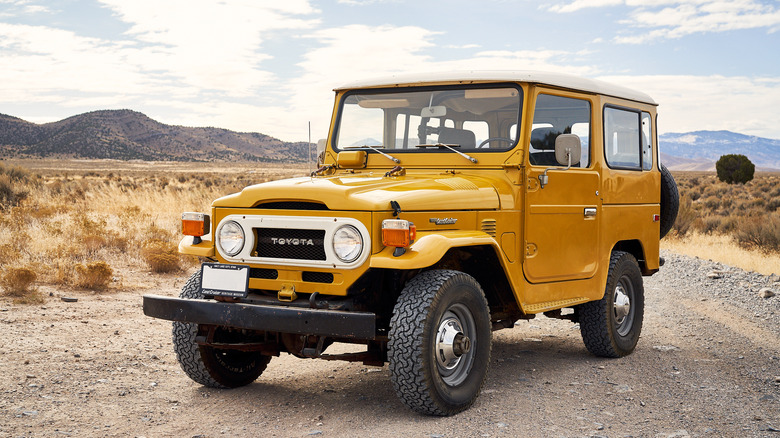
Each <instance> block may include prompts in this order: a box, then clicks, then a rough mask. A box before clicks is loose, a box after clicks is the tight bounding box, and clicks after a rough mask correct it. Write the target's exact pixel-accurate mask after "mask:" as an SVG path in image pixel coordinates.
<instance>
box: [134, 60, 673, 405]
mask: <svg viewBox="0 0 780 438" xmlns="http://www.w3.org/2000/svg"><path fill="white" fill-rule="evenodd" d="M335 91H336V101H335V107H334V110H333V119H332V123H331V127H330V133H329V136H328V138H327V141H326V143H325V148H324V150H323V151H322V155H321V160H322V163H321V164H322V167H320V168H319V169H318V170H317V171H315V172H313V173H312V174H311V175H310V176H306V177H301V178H294V179H288V180H282V181H274V182H268V183H264V184H259V185H254V186H251V187H247V188H245V189H244V190H243V191H241V192H240V193H236V194H233V195H230V196H226V197H223V198H220V199H217V200H216V201H214V202H213V204H212V206H211V211H210V212H208V213H184V214H183V216H182V224H183V232H184V234H185V237H184V239H183V240H182V241H181V243H180V245H179V251H180V252H181V253H182V254H190V255H195V256H200V257H201V258H203V259H204V260H205V262H204V263H203V264H202V266H201V269H200V270H199V271H198V272H196V273H195V274H194V275H193V276H192V277H191V278H190V279H189V281H188V282H187V283H186V285H185V286H184V288H183V290H182V292H181V296H180V297H179V298H172V297H163V296H156V295H147V296H144V313H145V314H146V315H149V316H152V317H156V318H163V319H167V320H172V321H174V322H173V341H174V348H175V350H176V355H177V357H178V360H179V362H180V364H181V367H182V368H183V369H184V371H185V372H186V374H187V375H188V376H189V377H190V378H191V379H192V380H194V381H196V382H198V383H200V384H203V385H206V386H210V387H221V388H224V387H238V386H242V385H246V384H249V383H251V382H253V381H254V380H255V379H256V378H258V376H260V374H262V373H263V371H264V370H265V368H266V366H267V365H268V363H269V361H270V360H271V358H272V357H274V356H278V355H279V354H280V353H283V352H284V353H289V354H292V355H294V356H297V357H300V358H322V359H341V360H348V361H361V362H363V363H365V364H368V365H377V366H382V365H384V364H385V363H389V371H390V375H391V380H392V384H393V386H394V388H395V391H396V393H397V394H398V396H399V397H400V398H401V400H402V401H403V402H404V403H405V404H406V405H407V406H409V407H410V408H411V409H412V410H414V411H417V412H420V413H424V414H431V415H451V414H455V413H457V412H460V411H462V410H464V409H467V408H468V407H469V406H471V404H472V403H473V402H474V400H475V399H476V397H477V395H478V394H479V392H480V388H481V387H482V384H483V382H484V380H485V377H486V374H487V370H488V364H489V363H490V353H491V332H492V331H493V330H498V329H504V328H511V327H513V326H514V324H515V322H516V321H518V320H520V319H531V318H534V316H536V315H537V314H540V313H543V314H544V315H546V316H548V317H553V318H564V319H569V320H571V321H574V322H577V323H579V324H580V331H581V333H582V339H583V341H584V343H585V346H586V347H587V349H588V350H589V351H590V352H591V353H593V354H595V355H597V356H602V357H621V356H625V355H627V354H630V353H631V352H632V351H633V350H634V348H635V346H636V345H637V340H638V339H639V334H640V330H641V328H642V318H643V310H644V304H645V302H644V291H643V286H642V276H649V275H652V274H653V273H655V272H656V271H658V269H659V267H660V266H661V265H662V263H663V262H662V260H661V259H660V257H659V239H660V238H661V237H663V235H664V234H666V233H667V232H668V231H669V229H670V228H671V226H672V224H673V222H674V220H675V217H676V214H677V205H678V196H677V186H676V185H675V183H674V179H672V177H671V174H670V173H669V172H668V171H667V170H666V169H665V168H664V167H663V166H662V165H661V163H660V161H659V154H658V141H657V136H656V103H655V102H654V101H653V99H651V98H650V97H649V96H647V95H645V94H643V93H640V92H636V91H633V90H629V89H626V88H623V87H619V86H615V85H610V84H607V83H604V82H599V81H594V80H588V79H583V78H577V77H572V76H568V75H561V74H549V73H537V72H485V73H475V72H469V73H464V74H459V75H458V74H442V75H430V76H416V77H405V78H404V77H394V78H391V79H389V80H385V81H379V82H365V83H358V84H352V85H349V86H346V87H343V88H338V89H336V90H335ZM334 342H340V343H351V344H355V345H358V346H363V347H364V348H360V349H359V348H358V347H355V349H359V350H360V351H357V352H355V353H350V354H326V350H327V348H328V346H330V345H331V344H332V343H334Z"/></svg>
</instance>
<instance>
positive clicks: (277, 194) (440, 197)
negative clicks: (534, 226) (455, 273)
mask: <svg viewBox="0 0 780 438" xmlns="http://www.w3.org/2000/svg"><path fill="white" fill-rule="evenodd" d="M283 201H310V202H317V203H325V205H327V207H328V208H329V209H331V210H360V211H382V210H390V209H391V208H390V201H397V202H398V204H399V205H400V206H401V208H402V209H403V210H404V211H431V210H482V209H485V210H490V209H498V208H499V197H498V193H497V192H496V189H495V187H494V186H493V184H491V183H490V181H489V180H488V179H486V178H482V177H475V176H467V175H442V174H435V175H413V176H400V177H392V178H387V177H382V176H376V177H375V176H367V175H338V176H331V177H315V178H310V177H303V178H293V179H286V180H280V181H273V182H268V183H263V184H258V185H255V186H250V187H247V188H245V189H244V190H242V191H241V193H236V194H233V195H229V196H225V197H223V198H220V199H217V200H216V201H214V203H213V204H212V205H213V206H214V207H234V208H251V207H255V206H257V205H258V204H261V203H266V202H283Z"/></svg>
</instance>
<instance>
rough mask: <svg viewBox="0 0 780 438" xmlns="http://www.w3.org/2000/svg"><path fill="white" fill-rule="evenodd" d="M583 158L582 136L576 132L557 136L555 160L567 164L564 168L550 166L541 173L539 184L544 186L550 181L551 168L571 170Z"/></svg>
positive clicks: (562, 164) (563, 164)
mask: <svg viewBox="0 0 780 438" xmlns="http://www.w3.org/2000/svg"><path fill="white" fill-rule="evenodd" d="M581 158H582V143H580V137H579V136H577V135H574V134H561V135H559V136H558V137H555V161H557V162H558V164H560V165H561V166H566V168H564V169H556V168H554V167H550V168H548V169H545V170H544V173H542V174H541V175H539V184H540V185H541V186H542V188H544V186H546V185H547V183H548V181H549V177H548V176H547V172H549V171H551V170H561V171H563V170H569V169H571V165H572V164H577V163H579V162H580V159H581Z"/></svg>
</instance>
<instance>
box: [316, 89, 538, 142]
mask: <svg viewBox="0 0 780 438" xmlns="http://www.w3.org/2000/svg"><path fill="white" fill-rule="evenodd" d="M500 88H512V89H514V90H516V91H517V96H516V97H515V96H512V97H513V98H516V99H518V102H517V119H516V120H512V121H513V122H514V126H516V128H515V133H514V136H515V138H514V139H513V140H514V141H513V142H512V143H511V144H509V142H507V141H503V142H501V143H500V145H499V146H498V147H490V148H477V146H478V145H479V143H477V144H476V145H475V147H473V148H458V150H460V151H468V152H469V153H505V152H508V151H511V150H513V149H514V148H516V147H517V146H518V144H519V142H520V138H521V131H522V128H523V127H522V120H523V105H524V99H525V92H524V90H523V87H522V86H521V85H520V84H518V83H516V82H489V83H477V84H453V85H426V86H411V87H382V88H360V89H353V90H348V91H346V92H344V94H343V95H341V98H340V99H339V101H338V110H337V113H336V118H335V120H334V125H333V133H332V136H331V139H330V147H331V148H332V150H333V151H334V152H336V153H338V152H341V151H349V150H365V151H366V152H367V153H369V154H376V153H378V152H377V151H376V150H375V149H374V148H378V149H381V150H382V151H383V152H386V153H390V154H392V155H396V154H419V153H445V154H452V153H453V152H452V151H451V150H448V149H446V148H444V147H441V148H435V147H434V148H432V147H419V148H418V147H413V146H410V145H407V148H385V147H383V146H382V145H380V146H377V145H357V146H352V145H350V146H344V145H342V147H341V148H339V147H338V140H339V134H340V130H341V129H342V121H343V120H342V119H343V115H344V111H345V105H346V104H347V101H348V99H349V98H350V97H351V96H355V95H362V96H368V95H388V94H402V93H427V92H442V91H443V92H446V91H462V90H474V89H500ZM396 117H398V116H396ZM445 118H446V116H445ZM450 120H451V119H450ZM461 123H463V121H461ZM445 126H446V125H445ZM511 126H512V125H511V124H510V129H511ZM384 129H385V126H382V131H383V133H384ZM396 129H398V128H396ZM412 130H413V128H412V127H411V126H410V127H409V131H412ZM414 130H416V129H414ZM409 135H411V133H409ZM488 137H489V135H488ZM415 139H416V137H415ZM397 140H398V139H397V138H396V141H397ZM383 141H384V139H383ZM360 146H363V147H360Z"/></svg>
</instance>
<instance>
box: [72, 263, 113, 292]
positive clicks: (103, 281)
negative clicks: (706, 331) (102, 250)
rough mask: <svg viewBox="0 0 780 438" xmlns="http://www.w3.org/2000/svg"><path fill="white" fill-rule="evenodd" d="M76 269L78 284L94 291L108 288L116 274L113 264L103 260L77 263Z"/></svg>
mask: <svg viewBox="0 0 780 438" xmlns="http://www.w3.org/2000/svg"><path fill="white" fill-rule="evenodd" d="M75 271H76V274H77V277H78V278H77V281H76V286H78V287H81V288H84V289H89V290H93V291H102V290H106V289H107V288H108V283H110V282H111V279H112V278H113V275H114V270H113V269H111V266H109V264H108V263H106V262H102V261H96V262H91V263H87V264H83V265H82V264H79V265H76V267H75Z"/></svg>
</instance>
